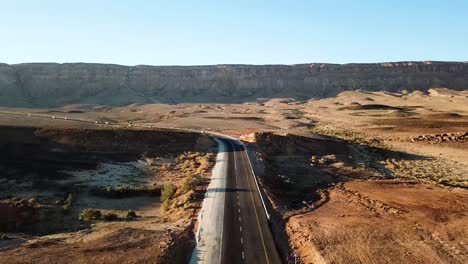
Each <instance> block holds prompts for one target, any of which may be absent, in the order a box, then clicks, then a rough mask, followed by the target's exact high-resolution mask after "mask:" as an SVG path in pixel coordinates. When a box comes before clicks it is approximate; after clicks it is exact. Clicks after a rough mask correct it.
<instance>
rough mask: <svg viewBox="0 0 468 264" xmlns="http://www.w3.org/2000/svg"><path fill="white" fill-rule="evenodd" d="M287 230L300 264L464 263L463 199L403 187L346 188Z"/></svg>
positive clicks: (453, 193) (463, 195) (459, 193)
mask: <svg viewBox="0 0 468 264" xmlns="http://www.w3.org/2000/svg"><path fill="white" fill-rule="evenodd" d="M329 195H330V197H329V199H330V200H329V201H328V202H327V203H325V204H324V205H323V206H321V207H320V208H318V209H316V210H314V211H313V212H311V213H306V214H303V215H299V216H294V217H291V218H290V220H289V222H288V225H287V230H288V233H289V235H290V237H291V240H292V241H293V242H292V243H293V245H294V247H296V248H297V250H298V252H299V254H300V256H301V258H302V261H303V262H304V263H396V262H401V263H464V262H465V261H466V258H467V249H466V243H467V236H468V234H467V230H468V226H467V223H468V215H467V214H466V212H467V210H468V204H467V203H466V201H467V199H468V194H467V192H466V191H464V190H450V189H446V188H441V187H435V186H432V185H415V184H405V183H404V182H403V183H401V182H393V181H388V182H386V181H384V182H379V181H377V182H374V181H371V182H349V183H345V184H342V185H339V186H337V187H335V188H333V189H332V190H331V191H330V194H329Z"/></svg>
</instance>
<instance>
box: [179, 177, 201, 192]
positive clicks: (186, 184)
mask: <svg viewBox="0 0 468 264" xmlns="http://www.w3.org/2000/svg"><path fill="white" fill-rule="evenodd" d="M196 186H197V178H196V177H195V176H194V175H190V176H187V177H186V178H185V179H184V181H183V182H182V191H183V192H184V193H187V192H189V191H193V190H195V187H196Z"/></svg>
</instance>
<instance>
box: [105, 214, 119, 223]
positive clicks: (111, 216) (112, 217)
mask: <svg viewBox="0 0 468 264" xmlns="http://www.w3.org/2000/svg"><path fill="white" fill-rule="evenodd" d="M102 218H103V219H104V220H106V221H115V220H118V219H119V217H118V216H117V215H116V214H114V213H107V214H105V215H104V216H103V217H102Z"/></svg>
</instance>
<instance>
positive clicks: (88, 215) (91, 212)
mask: <svg viewBox="0 0 468 264" xmlns="http://www.w3.org/2000/svg"><path fill="white" fill-rule="evenodd" d="M101 216H102V214H101V211H99V210H96V209H85V210H83V212H81V214H80V220H82V221H91V220H99V219H101Z"/></svg>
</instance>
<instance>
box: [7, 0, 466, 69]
mask: <svg viewBox="0 0 468 264" xmlns="http://www.w3.org/2000/svg"><path fill="white" fill-rule="evenodd" d="M0 34H1V35H0V36H1V37H0V62H5V63H21V62H99V63H117V64H125V65H136V64H150V65H204V64H224V63H245V64H295V63H306V62H332V63H349V62H384V61H406V60H450V61H468V0H401V1H399V0H342V1H338V0H308V1H307V0H303V1H300V0H284V1H280V0H277V1H275V0H269V1H267V0H265V1H263V0H258V1H256V0H232V1H227V0H216V1H208V0H205V1H202V0H199V1H191V0H185V1H182V0H162V1H157V0H154V1H150V0H147V1H140V0H125V1H124V0H114V1H110V0H76V1H75V0H60V1H58V0H56V1H53V0H30V1H26V0H0Z"/></svg>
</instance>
